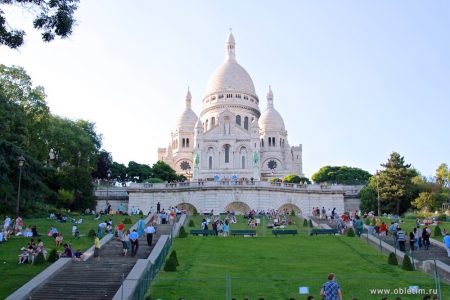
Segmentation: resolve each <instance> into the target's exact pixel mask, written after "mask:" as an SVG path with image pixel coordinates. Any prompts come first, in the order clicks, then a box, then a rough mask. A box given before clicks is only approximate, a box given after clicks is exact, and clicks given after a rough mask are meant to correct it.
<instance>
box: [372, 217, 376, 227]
mask: <svg viewBox="0 0 450 300" xmlns="http://www.w3.org/2000/svg"><path fill="white" fill-rule="evenodd" d="M372 225H373V226H375V225H377V220H376V219H375V218H372Z"/></svg>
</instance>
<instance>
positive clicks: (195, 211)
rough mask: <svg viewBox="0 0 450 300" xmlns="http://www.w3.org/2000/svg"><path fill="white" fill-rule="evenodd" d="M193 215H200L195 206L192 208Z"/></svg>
mask: <svg viewBox="0 0 450 300" xmlns="http://www.w3.org/2000/svg"><path fill="white" fill-rule="evenodd" d="M192 215H193V216H197V215H198V211H197V209H196V208H195V207H194V209H193V210H192Z"/></svg>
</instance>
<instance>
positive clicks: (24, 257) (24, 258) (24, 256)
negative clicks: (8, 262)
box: [19, 247, 30, 265]
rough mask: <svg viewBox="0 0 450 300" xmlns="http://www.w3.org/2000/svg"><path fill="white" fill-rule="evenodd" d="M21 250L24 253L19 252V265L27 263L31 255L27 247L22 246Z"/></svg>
mask: <svg viewBox="0 0 450 300" xmlns="http://www.w3.org/2000/svg"><path fill="white" fill-rule="evenodd" d="M20 250H21V251H22V253H20V254H19V265H20V264H25V263H27V262H28V257H29V256H30V252H29V250H28V249H27V248H25V247H22V248H21V249H20Z"/></svg>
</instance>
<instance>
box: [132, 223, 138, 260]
mask: <svg viewBox="0 0 450 300" xmlns="http://www.w3.org/2000/svg"><path fill="white" fill-rule="evenodd" d="M130 242H131V255H133V256H135V255H136V253H137V251H138V248H139V234H138V233H137V232H136V229H133V231H132V232H131V233H130Z"/></svg>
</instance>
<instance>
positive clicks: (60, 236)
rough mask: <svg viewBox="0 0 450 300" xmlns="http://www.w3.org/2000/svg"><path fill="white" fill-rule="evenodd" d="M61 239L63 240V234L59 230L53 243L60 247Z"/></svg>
mask: <svg viewBox="0 0 450 300" xmlns="http://www.w3.org/2000/svg"><path fill="white" fill-rule="evenodd" d="M62 241H63V236H62V235H61V233H60V232H58V233H57V234H56V238H55V245H56V247H60V246H61V244H62Z"/></svg>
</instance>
